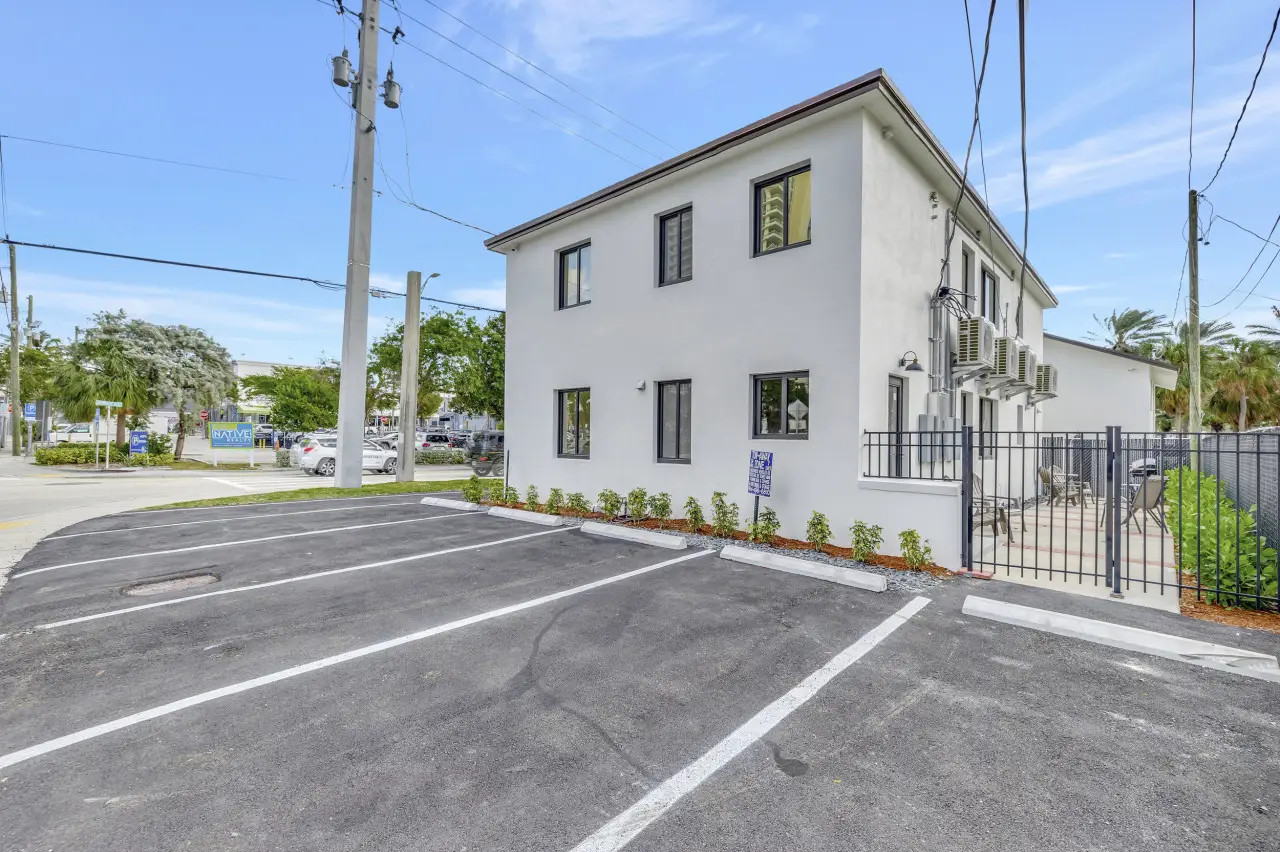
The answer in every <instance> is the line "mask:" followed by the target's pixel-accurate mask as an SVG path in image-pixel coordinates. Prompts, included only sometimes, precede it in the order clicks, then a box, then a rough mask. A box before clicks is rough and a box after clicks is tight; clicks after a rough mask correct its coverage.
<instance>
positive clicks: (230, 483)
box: [205, 476, 253, 491]
mask: <svg viewBox="0 0 1280 852" xmlns="http://www.w3.org/2000/svg"><path fill="white" fill-rule="evenodd" d="M205 480H206V481H207V482H216V483H218V484H219V485H228V486H230V487H232V488H239V489H240V490H241V491H251V490H253V489H251V488H248V487H246V486H244V485H241V484H240V483H238V482H236V481H235V480H233V479H214V478H213V477H212V476H206V477H205Z"/></svg>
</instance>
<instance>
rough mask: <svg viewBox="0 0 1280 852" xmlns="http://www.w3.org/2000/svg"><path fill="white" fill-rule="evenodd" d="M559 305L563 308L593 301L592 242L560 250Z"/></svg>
mask: <svg viewBox="0 0 1280 852" xmlns="http://www.w3.org/2000/svg"><path fill="white" fill-rule="evenodd" d="M557 277H558V278H559V281H558V283H557V289H558V298H557V306H558V307H559V308H561V309H564V308H572V307H576V306H578V305H587V304H590V303H591V243H583V244H582V245H580V246H574V247H573V248H567V249H563V250H562V251H561V252H560V263H559V272H558V273H557Z"/></svg>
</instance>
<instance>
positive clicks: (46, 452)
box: [36, 444, 173, 467]
mask: <svg viewBox="0 0 1280 852" xmlns="http://www.w3.org/2000/svg"><path fill="white" fill-rule="evenodd" d="M101 446H102V447H106V446H107V445H106V444H103V445H101ZM93 451H94V446H93V444H59V445H58V446H56V447H37V448H36V464H43V465H69V464H93V461H94V458H93ZM98 461H99V462H100V463H101V462H103V461H105V459H104V458H103V452H102V449H99V450H98ZM111 463H112V464H118V465H121V466H131V467H157V466H162V465H167V464H172V463H173V453H135V454H134V455H133V456H130V455H129V445H128V444H114V445H111Z"/></svg>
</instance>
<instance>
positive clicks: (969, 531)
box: [960, 426, 973, 571]
mask: <svg viewBox="0 0 1280 852" xmlns="http://www.w3.org/2000/svg"><path fill="white" fill-rule="evenodd" d="M960 512H961V515H960V517H961V524H962V528H961V530H960V564H961V565H962V566H963V567H964V568H965V569H966V570H968V571H972V570H973V427H972V426H964V427H961V432H960Z"/></svg>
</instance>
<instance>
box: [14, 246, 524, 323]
mask: <svg viewBox="0 0 1280 852" xmlns="http://www.w3.org/2000/svg"><path fill="white" fill-rule="evenodd" d="M0 245H14V246H24V247H26V248H37V249H47V250H49V251H65V252H71V253H73V254H88V255H93V256H95V257H111V258H115V259H117V260H133V261H137V262H139V263H157V264H160V265H163V266H181V267H183V268H186V269H203V270H206V271H209V272H229V273H232V274H234V275H251V276H255V277H258V278H278V279H281V280H284V281H302V282H303V283H306V284H314V285H316V286H317V287H320V288H322V289H325V290H333V291H341V290H345V289H346V286H347V285H346V284H342V283H339V282H337V281H328V280H326V279H324V278H312V277H310V276H307V275H288V274H285V273H280V272H263V271H261V270H257V269H240V268H237V267H234V266H216V265H214V264H209V263H193V262H191V261H185V260H168V259H165V258H159V257H147V256H145V255H138V254H121V253H120V252H114V251H99V250H97V249H86V248H77V247H74V246H59V245H53V244H51V243H28V242H23V241H22V240H11V239H9V238H8V237H5V238H4V239H2V240H0ZM369 294H370V295H371V296H376V297H378V298H382V299H387V298H397V297H403V296H404V294H403V293H397V292H396V291H395V290H387V289H384V288H381V287H370V288H369ZM427 301H428V302H439V303H440V304H442V305H453V306H455V307H459V308H469V309H471V310H476V311H496V312H498V313H505V311H499V310H498V309H497V308H485V307H481V306H480V305H468V304H465V303H463V302H450V301H447V300H445V299H427Z"/></svg>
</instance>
